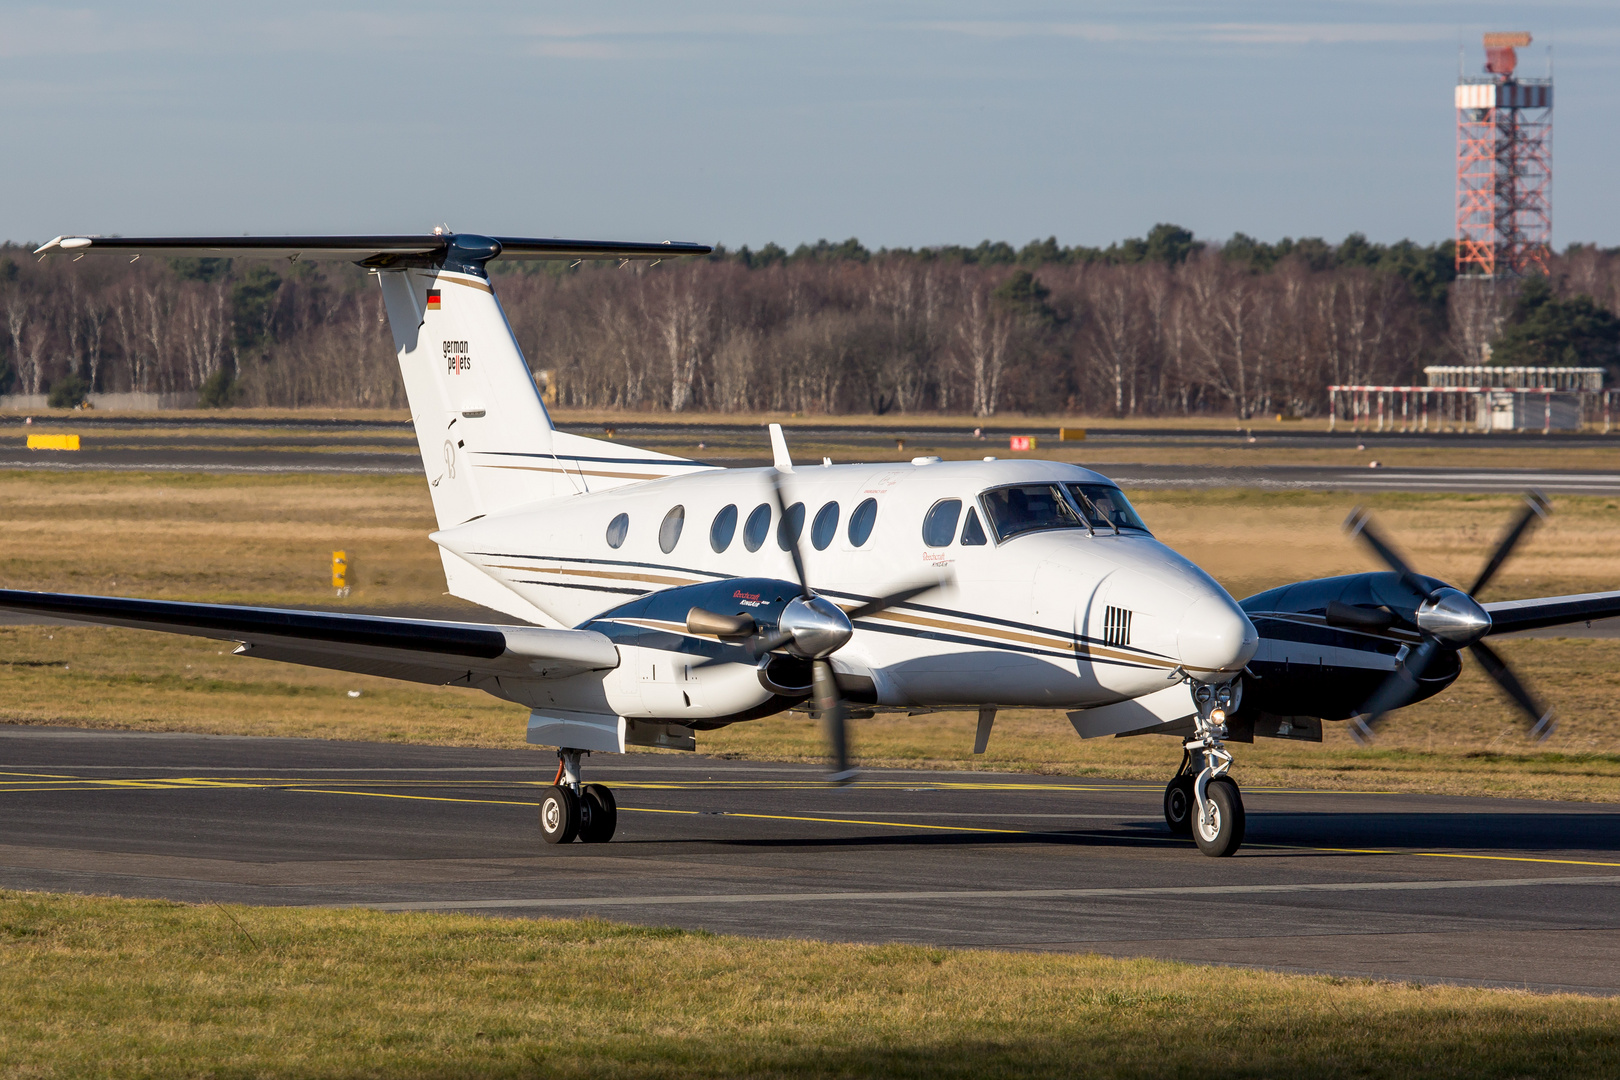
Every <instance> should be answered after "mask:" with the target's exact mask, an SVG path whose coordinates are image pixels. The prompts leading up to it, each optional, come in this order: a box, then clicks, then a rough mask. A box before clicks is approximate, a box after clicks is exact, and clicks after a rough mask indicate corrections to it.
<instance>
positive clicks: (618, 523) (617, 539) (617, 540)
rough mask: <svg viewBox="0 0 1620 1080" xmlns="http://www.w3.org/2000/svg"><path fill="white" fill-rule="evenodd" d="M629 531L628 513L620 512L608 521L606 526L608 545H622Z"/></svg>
mask: <svg viewBox="0 0 1620 1080" xmlns="http://www.w3.org/2000/svg"><path fill="white" fill-rule="evenodd" d="M629 532H630V515H629V514H620V515H619V516H618V517H616V518H614V519H613V520H612V521H610V522H608V527H607V542H608V547H610V548H618V547H622V546H623V545H624V538H625V536H626V535H627V534H628V533H629Z"/></svg>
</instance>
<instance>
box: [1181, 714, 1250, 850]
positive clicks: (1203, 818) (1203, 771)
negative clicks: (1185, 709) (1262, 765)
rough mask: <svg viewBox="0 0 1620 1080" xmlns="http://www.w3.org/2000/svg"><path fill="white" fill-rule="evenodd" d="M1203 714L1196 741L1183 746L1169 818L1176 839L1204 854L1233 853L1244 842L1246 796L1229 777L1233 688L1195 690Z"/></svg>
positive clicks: (1195, 730)
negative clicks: (1228, 736) (1228, 739)
mask: <svg viewBox="0 0 1620 1080" xmlns="http://www.w3.org/2000/svg"><path fill="white" fill-rule="evenodd" d="M1193 703H1194V704H1195V705H1196V706H1197V708H1198V715H1197V716H1196V717H1195V718H1194V720H1193V737H1192V738H1190V739H1188V740H1187V741H1186V742H1185V743H1183V744H1182V755H1181V768H1180V769H1179V770H1177V772H1176V775H1175V776H1174V777H1172V778H1171V780H1170V783H1169V784H1168V785H1166V786H1165V789H1164V820H1165V823H1166V824H1168V825H1169V826H1170V831H1171V832H1173V833H1175V834H1176V835H1177V836H1187V835H1189V834H1190V835H1191V836H1192V838H1193V840H1194V842H1196V843H1197V844H1198V850H1199V851H1202V852H1203V853H1204V854H1205V855H1213V856H1217V857H1219V856H1223V855H1231V854H1234V853H1235V852H1236V851H1237V849H1238V848H1239V847H1240V846H1241V845H1242V843H1243V828H1244V817H1243V795H1242V793H1241V792H1239V791H1238V786H1237V782H1236V781H1235V780H1233V779H1232V778H1231V777H1230V776H1227V775H1226V773H1227V770H1228V769H1230V768H1231V767H1232V755H1231V754H1229V753H1227V750H1226V744H1225V743H1224V742H1223V741H1222V740H1223V739H1225V738H1226V714H1227V712H1228V711H1229V710H1231V709H1232V708H1233V703H1234V697H1233V690H1232V687H1231V685H1230V684H1228V685H1226V686H1210V685H1208V684H1205V683H1197V684H1194V686H1193Z"/></svg>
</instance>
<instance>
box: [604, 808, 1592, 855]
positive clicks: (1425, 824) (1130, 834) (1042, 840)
mask: <svg viewBox="0 0 1620 1080" xmlns="http://www.w3.org/2000/svg"><path fill="white" fill-rule="evenodd" d="M1122 824H1123V825H1124V827H1123V828H1121V827H1115V828H1113V829H1107V830H1098V829H1040V830H1028V831H1008V832H1005V833H985V832H969V831H963V832H950V831H939V832H929V833H926V834H917V833H905V834H900V835H885V834H869V835H864V836H822V837H810V836H800V837H784V836H769V837H767V836H732V837H716V838H713V839H710V840H706V841H704V842H705V843H712V844H715V845H718V846H722V847H739V848H754V847H757V848H776V849H793V848H864V847H872V848H882V847H897V848H926V847H992V846H1016V845H1028V844H1053V845H1065V846H1087V847H1106V848H1142V847H1152V848H1160V847H1162V846H1163V845H1164V844H1165V842H1166V841H1167V840H1171V839H1173V838H1172V837H1171V835H1170V832H1169V829H1168V828H1166V827H1165V826H1164V825H1162V824H1159V823H1157V822H1154V823H1151V824H1150V823H1147V822H1130V823H1122ZM620 842H621V843H638V842H639V843H657V844H663V843H668V841H667V840H661V839H660V840H649V841H634V840H621V841H620ZM1177 842H1181V841H1180V840H1179V839H1177ZM1185 843H1187V845H1188V846H1189V847H1190V846H1191V845H1192V841H1191V840H1186V841H1185ZM1245 844H1246V846H1245V849H1244V854H1246V855H1250V856H1258V855H1268V856H1271V857H1274V858H1276V857H1292V856H1293V855H1294V854H1308V855H1311V856H1317V857H1319V856H1320V855H1322V854H1324V852H1322V851H1321V850H1316V851H1311V852H1300V853H1290V852H1285V851H1267V850H1265V849H1264V848H1258V849H1257V845H1272V844H1276V845H1286V846H1292V845H1298V846H1300V847H1308V848H1316V849H1321V848H1340V849H1346V851H1345V853H1346V854H1353V853H1354V851H1355V850H1370V849H1379V850H1387V849H1401V850H1411V849H1416V848H1443V849H1446V850H1451V851H1458V850H1461V851H1480V852H1484V851H1533V852H1553V851H1569V850H1579V851H1582V852H1587V853H1607V852H1616V853H1620V814H1616V813H1604V812H1593V813H1578V812H1575V813H1570V812H1564V813H1531V814H1508V813H1500V812H1496V813H1481V814H1458V813H1421V812H1419V813H1411V812H1404V813H1345V812H1342V811H1340V812H1331V811H1329V812H1307V813H1291V812H1275V811H1273V812H1260V813H1254V812H1251V813H1250V814H1249V815H1248V830H1247V838H1246V840H1245Z"/></svg>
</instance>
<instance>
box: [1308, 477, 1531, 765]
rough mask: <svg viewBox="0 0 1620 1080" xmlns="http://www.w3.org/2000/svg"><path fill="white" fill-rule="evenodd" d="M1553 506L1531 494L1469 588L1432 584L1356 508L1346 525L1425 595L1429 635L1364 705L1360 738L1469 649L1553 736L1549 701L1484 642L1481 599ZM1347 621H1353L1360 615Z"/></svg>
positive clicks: (1418, 616)
mask: <svg viewBox="0 0 1620 1080" xmlns="http://www.w3.org/2000/svg"><path fill="white" fill-rule="evenodd" d="M1550 511H1551V507H1550V505H1549V504H1548V502H1547V499H1546V497H1545V496H1543V495H1542V494H1541V493H1540V492H1538V491H1531V492H1529V493H1527V494H1526V495H1525V507H1524V509H1523V510H1522V511H1520V513H1519V516H1518V517H1517V518H1516V519H1514V522H1513V524H1512V525H1511V526H1509V528H1508V530H1507V532H1505V533H1503V534H1502V539H1501V540H1500V541H1498V542H1497V545H1496V550H1495V551H1494V552H1493V553H1492V554H1491V558H1490V560H1489V561H1488V562H1487V563H1486V564H1485V567H1484V568H1483V569H1482V570H1481V571H1480V573H1479V576H1478V577H1477V578H1475V579H1474V583H1473V585H1472V586H1471V587H1470V588H1469V590H1468V591H1467V592H1463V591H1462V590H1461V589H1455V588H1452V587H1451V586H1449V585H1445V586H1441V587H1440V588H1431V586H1430V583H1429V582H1427V581H1425V580H1424V579H1423V578H1421V577H1419V576H1418V575H1417V574H1416V573H1415V572H1414V571H1413V570H1412V568H1411V567H1410V566H1409V565H1407V562H1406V560H1405V559H1403V558H1401V556H1400V554H1399V553H1397V552H1396V550H1395V549H1394V548H1393V547H1392V546H1391V545H1390V544H1389V543H1388V541H1386V540H1385V539H1384V537H1383V536H1382V534H1380V533H1379V531H1378V530H1377V529H1376V528H1375V527H1374V526H1373V523H1372V517H1371V515H1369V514H1368V513H1367V511H1365V510H1363V509H1361V508H1360V507H1357V508H1356V509H1355V510H1353V511H1351V513H1350V517H1349V518H1348V519H1346V520H1345V523H1344V526H1345V528H1346V529H1347V530H1348V531H1349V532H1350V535H1352V536H1354V537H1357V538H1358V539H1360V540H1361V541H1362V543H1364V544H1366V545H1367V546H1368V547H1369V548H1371V549H1372V552H1373V554H1375V555H1377V556H1378V558H1379V559H1380V560H1381V561H1382V562H1383V563H1384V565H1386V566H1388V567H1389V568H1390V569H1391V570H1393V571H1394V572H1395V573H1397V574H1399V575H1400V578H1401V580H1402V581H1403V582H1405V583H1406V585H1407V586H1408V587H1409V588H1411V589H1412V591H1413V592H1414V593H1415V594H1417V595H1418V596H1421V597H1422V598H1423V599H1422V600H1421V601H1420V602H1419V603H1418V605H1417V607H1416V610H1415V611H1413V613H1412V619H1411V622H1412V623H1413V624H1414V625H1416V627H1417V629H1418V633H1419V635H1420V636H1421V639H1422V640H1421V641H1419V643H1418V646H1417V648H1415V649H1413V650H1411V651H1410V652H1409V653H1407V654H1406V655H1405V657H1404V658H1403V659H1400V660H1398V661H1397V663H1396V665H1395V670H1394V671H1392V672H1390V674H1389V677H1388V678H1387V679H1385V680H1384V682H1383V683H1382V684H1381V685H1380V686H1379V687H1378V689H1376V690H1374V691H1373V693H1372V696H1371V697H1369V698H1368V699H1367V700H1366V702H1364V703H1363V704H1362V707H1361V714H1360V715H1359V716H1357V717H1356V718H1355V720H1354V726H1353V727H1352V728H1351V734H1353V735H1354V736H1355V737H1356V741H1358V742H1363V743H1364V742H1367V741H1368V740H1369V739H1371V737H1372V734H1373V729H1374V728H1375V727H1377V726H1378V724H1379V722H1380V721H1382V720H1383V718H1384V716H1385V715H1386V714H1387V713H1389V712H1392V711H1393V710H1395V709H1398V708H1400V707H1401V706H1403V705H1407V704H1410V703H1411V702H1412V701H1414V700H1415V699H1416V698H1417V696H1418V690H1419V686H1418V684H1419V681H1420V680H1421V679H1422V678H1423V675H1424V673H1425V672H1426V671H1427V670H1428V668H1429V666H1430V665H1431V664H1432V663H1433V662H1434V661H1435V659H1436V658H1437V657H1438V656H1440V654H1441V653H1442V652H1447V651H1449V652H1453V653H1455V652H1458V651H1460V650H1462V649H1467V650H1468V652H1469V653H1470V654H1471V655H1472V656H1473V657H1474V659H1475V660H1477V661H1479V665H1480V666H1481V667H1482V668H1484V669H1485V673H1486V674H1487V675H1489V676H1490V677H1491V679H1492V680H1493V681H1494V682H1495V683H1496V684H1497V685H1498V686H1500V687H1501V688H1502V690H1503V692H1505V693H1506V694H1507V695H1508V697H1510V698H1512V699H1513V701H1514V703H1515V704H1516V705H1518V706H1519V709H1520V710H1521V711H1522V712H1523V713H1524V715H1525V716H1526V718H1527V719H1528V720H1529V722H1530V735H1531V737H1533V738H1536V739H1545V738H1546V737H1547V736H1548V735H1551V734H1552V732H1553V727H1554V724H1553V719H1552V712H1551V711H1550V710H1547V709H1544V708H1543V707H1542V706H1541V704H1540V703H1539V702H1538V701H1537V700H1536V699H1535V697H1534V695H1532V694H1531V693H1530V691H1529V689H1528V688H1527V687H1526V686H1525V685H1524V683H1523V682H1521V681H1520V680H1519V678H1518V676H1517V675H1515V674H1514V673H1513V669H1512V668H1510V667H1509V666H1508V664H1507V661H1505V660H1503V659H1502V658H1501V656H1499V655H1498V654H1497V653H1496V651H1495V650H1494V649H1492V648H1491V647H1490V646H1488V645H1486V644H1485V642H1484V641H1483V640H1482V639H1483V638H1484V637H1485V635H1486V634H1488V633H1490V631H1491V616H1490V613H1489V612H1487V611H1486V610H1485V609H1484V608H1482V607H1480V606H1479V602H1478V601H1477V600H1475V599H1474V597H1475V596H1477V595H1478V594H1479V593H1480V591H1481V590H1483V589H1484V588H1485V587H1486V586H1487V585H1489V584H1490V582H1491V579H1492V578H1494V577H1495V576H1496V572H1497V571H1498V570H1500V569H1501V568H1502V564H1503V563H1505V562H1507V560H1508V557H1509V556H1510V555H1511V554H1512V553H1513V549H1514V548H1515V547H1517V546H1518V544H1519V541H1520V540H1522V539H1524V537H1525V535H1526V534H1527V533H1528V532H1529V531H1530V530H1531V529H1532V528H1533V527H1534V526H1535V525H1536V524H1537V523H1538V522H1540V521H1541V520H1542V519H1544V518H1545V517H1546V516H1547V514H1548V513H1549V512H1550ZM1334 606H1342V605H1334ZM1335 614H1338V613H1336V612H1334V611H1332V610H1330V611H1329V612H1328V618H1329V621H1334V615H1335ZM1359 617H1360V618H1362V619H1363V620H1365V621H1370V620H1371V619H1372V618H1373V616H1372V614H1371V613H1367V614H1364V615H1362V616H1359ZM1342 621H1344V622H1346V623H1347V624H1348V623H1349V622H1351V621H1353V620H1348V619H1346V620H1342ZM1386 625H1387V623H1386Z"/></svg>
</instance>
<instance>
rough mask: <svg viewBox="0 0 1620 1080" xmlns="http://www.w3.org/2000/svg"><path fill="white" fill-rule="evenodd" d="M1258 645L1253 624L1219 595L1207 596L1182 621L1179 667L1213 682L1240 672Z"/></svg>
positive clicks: (1188, 610)
mask: <svg viewBox="0 0 1620 1080" xmlns="http://www.w3.org/2000/svg"><path fill="white" fill-rule="evenodd" d="M1259 645H1260V635H1259V633H1257V632H1256V631H1255V629H1254V623H1252V622H1250V621H1249V617H1248V615H1246V614H1244V612H1243V609H1242V608H1240V607H1238V606H1237V602H1236V601H1235V600H1233V599H1232V598H1231V597H1230V596H1227V595H1226V594H1225V593H1224V592H1222V593H1206V594H1205V595H1204V596H1202V597H1200V598H1199V599H1198V600H1197V601H1196V602H1195V603H1194V604H1193V605H1192V607H1190V608H1188V609H1187V613H1186V614H1185V615H1183V616H1182V618H1181V626H1180V627H1179V628H1178V629H1177V630H1176V649H1177V654H1178V656H1179V658H1180V660H1181V666H1182V667H1184V668H1186V669H1187V673H1188V674H1189V675H1191V676H1192V677H1193V678H1195V679H1198V680H1199V681H1214V680H1215V679H1218V678H1221V677H1222V676H1225V675H1231V674H1235V673H1236V672H1239V671H1242V670H1243V665H1244V664H1247V663H1248V662H1249V660H1250V659H1251V658H1252V657H1253V656H1254V651H1255V649H1257V648H1258V647H1259Z"/></svg>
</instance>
